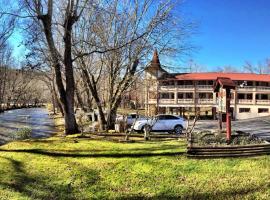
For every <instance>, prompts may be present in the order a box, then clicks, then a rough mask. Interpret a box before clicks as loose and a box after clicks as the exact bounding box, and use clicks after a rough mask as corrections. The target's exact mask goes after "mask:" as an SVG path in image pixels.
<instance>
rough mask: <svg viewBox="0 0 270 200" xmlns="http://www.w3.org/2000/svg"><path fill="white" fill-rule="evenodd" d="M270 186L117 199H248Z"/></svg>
mask: <svg viewBox="0 0 270 200" xmlns="http://www.w3.org/2000/svg"><path fill="white" fill-rule="evenodd" d="M268 188H269V184H268V183H264V184H260V185H254V184H250V185H248V187H245V188H231V189H227V190H224V191H213V192H200V191H194V189H193V190H192V191H190V192H187V193H185V194H181V195H180V194H179V195H177V194H170V193H171V191H168V192H162V193H160V194H157V195H154V196H152V197H148V196H145V195H127V196H121V197H118V198H116V199H117V200H120V199H121V200H137V199H138V200H139V199H149V200H161V199H164V200H165V199H168V200H172V199H177V200H179V199H183V200H184V199H185V200H186V199H192V200H204V199H205V200H208V199H213V200H217V199H220V200H223V199H246V198H247V196H248V195H251V196H249V198H248V199H256V197H255V196H254V193H255V192H262V190H265V191H266V190H267V189H268Z"/></svg>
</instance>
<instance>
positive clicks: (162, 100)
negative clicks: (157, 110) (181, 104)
mask: <svg viewBox="0 0 270 200" xmlns="http://www.w3.org/2000/svg"><path fill="white" fill-rule="evenodd" d="M158 102H159V103H161V104H175V100H174V99H159V101H158Z"/></svg>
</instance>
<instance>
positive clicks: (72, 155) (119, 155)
mask: <svg viewBox="0 0 270 200" xmlns="http://www.w3.org/2000/svg"><path fill="white" fill-rule="evenodd" d="M0 152H16V153H31V154H39V155H45V156H52V157H69V158H141V157H153V156H179V155H183V154H186V152H163V153H135V152H132V153H112V152H110V153H98V154H93V153H85V152H84V153H67V152H59V151H44V150H42V149H14V150H7V149H0ZM90 152H91V151H90Z"/></svg>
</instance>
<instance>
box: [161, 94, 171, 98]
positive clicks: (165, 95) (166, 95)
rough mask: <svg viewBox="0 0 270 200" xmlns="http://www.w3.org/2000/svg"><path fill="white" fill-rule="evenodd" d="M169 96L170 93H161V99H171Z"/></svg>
mask: <svg viewBox="0 0 270 200" xmlns="http://www.w3.org/2000/svg"><path fill="white" fill-rule="evenodd" d="M169 96H170V95H169V93H161V94H160V98H161V99H169Z"/></svg>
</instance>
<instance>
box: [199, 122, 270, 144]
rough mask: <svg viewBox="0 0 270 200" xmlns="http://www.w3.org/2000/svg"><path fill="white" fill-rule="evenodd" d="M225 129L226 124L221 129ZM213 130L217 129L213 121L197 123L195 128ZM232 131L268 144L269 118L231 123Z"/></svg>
mask: <svg viewBox="0 0 270 200" xmlns="http://www.w3.org/2000/svg"><path fill="white" fill-rule="evenodd" d="M225 127H226V124H225V123H223V128H225ZM214 129H218V122H217V121H214V120H201V121H198V122H197V124H196V127H195V131H196V130H197V131H198V130H214ZM232 130H238V131H244V132H248V133H250V134H252V135H256V136H257V137H259V138H262V139H265V140H267V141H269V142H270V117H260V118H255V119H248V120H247V119H246V120H238V121H232Z"/></svg>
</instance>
